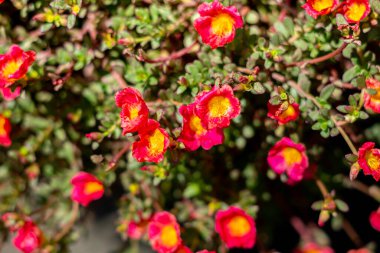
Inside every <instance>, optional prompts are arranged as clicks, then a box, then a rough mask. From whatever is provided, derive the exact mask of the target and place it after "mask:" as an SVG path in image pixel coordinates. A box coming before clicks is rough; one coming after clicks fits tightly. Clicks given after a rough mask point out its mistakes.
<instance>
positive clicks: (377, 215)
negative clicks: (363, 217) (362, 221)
mask: <svg viewBox="0 0 380 253" xmlns="http://www.w3.org/2000/svg"><path fill="white" fill-rule="evenodd" d="M369 223H370V224H371V226H372V227H373V229H375V230H377V231H379V232H380V208H379V209H377V211H373V212H372V213H371V214H370V216H369Z"/></svg>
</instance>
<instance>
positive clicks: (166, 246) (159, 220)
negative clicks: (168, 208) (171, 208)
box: [148, 211, 182, 253]
mask: <svg viewBox="0 0 380 253" xmlns="http://www.w3.org/2000/svg"><path fill="white" fill-rule="evenodd" d="M148 235H149V240H150V243H151V245H152V248H153V249H154V250H156V251H157V252H159V253H172V252H175V251H176V249H177V248H178V247H179V246H180V245H181V243H182V239H181V237H180V230H179V225H178V223H177V220H176V218H175V217H174V215H172V214H171V213H169V212H165V211H163V212H158V213H156V214H155V215H154V216H153V218H152V221H151V222H150V223H149V227H148Z"/></svg>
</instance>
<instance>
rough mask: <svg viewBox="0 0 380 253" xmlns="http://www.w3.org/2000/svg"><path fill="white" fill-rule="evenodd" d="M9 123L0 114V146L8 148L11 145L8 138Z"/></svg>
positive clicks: (9, 131)
mask: <svg viewBox="0 0 380 253" xmlns="http://www.w3.org/2000/svg"><path fill="white" fill-rule="evenodd" d="M10 133H11V123H10V122H9V119H8V118H6V117H4V116H3V115H1V114H0V145H1V146H4V147H9V146H10V145H11V144H12V140H11V138H10Z"/></svg>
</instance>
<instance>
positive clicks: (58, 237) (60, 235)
mask: <svg viewBox="0 0 380 253" xmlns="http://www.w3.org/2000/svg"><path fill="white" fill-rule="evenodd" d="M78 214H79V204H78V203H77V202H73V207H72V209H71V217H70V220H69V221H68V222H67V223H66V224H65V225H64V226H63V227H62V229H61V231H60V232H59V233H58V234H57V235H56V236H55V237H54V241H56V242H59V241H60V240H61V239H62V238H63V237H64V236H65V235H66V234H67V233H68V232H70V230H71V228H72V227H73V226H74V224H75V221H76V219H77V217H78Z"/></svg>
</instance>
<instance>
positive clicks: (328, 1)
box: [311, 0, 334, 11]
mask: <svg viewBox="0 0 380 253" xmlns="http://www.w3.org/2000/svg"><path fill="white" fill-rule="evenodd" d="M333 4H334V0H315V1H313V2H312V3H311V6H312V7H313V9H314V10H316V11H323V10H325V9H328V8H331V7H332V6H333Z"/></svg>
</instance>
